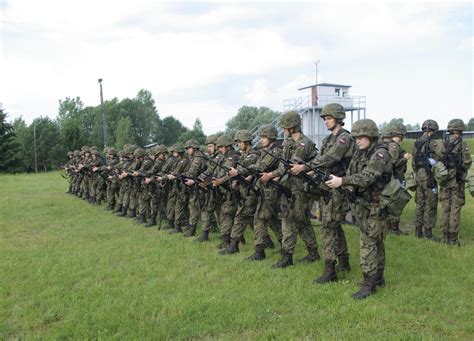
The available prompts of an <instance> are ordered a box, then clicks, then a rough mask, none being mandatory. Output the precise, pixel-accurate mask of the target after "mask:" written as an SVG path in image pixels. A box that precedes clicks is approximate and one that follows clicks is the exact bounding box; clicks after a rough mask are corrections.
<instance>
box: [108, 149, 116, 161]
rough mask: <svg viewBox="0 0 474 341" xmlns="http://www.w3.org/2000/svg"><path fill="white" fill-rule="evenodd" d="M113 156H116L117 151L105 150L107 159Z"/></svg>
mask: <svg viewBox="0 0 474 341" xmlns="http://www.w3.org/2000/svg"><path fill="white" fill-rule="evenodd" d="M115 156H117V150H116V149H115V148H114V147H109V148H107V157H108V158H109V159H112V158H114V157H115Z"/></svg>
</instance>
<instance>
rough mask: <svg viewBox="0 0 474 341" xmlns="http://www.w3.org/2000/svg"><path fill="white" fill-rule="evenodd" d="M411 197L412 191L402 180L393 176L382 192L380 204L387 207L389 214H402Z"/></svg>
mask: <svg viewBox="0 0 474 341" xmlns="http://www.w3.org/2000/svg"><path fill="white" fill-rule="evenodd" d="M410 199H411V195H410V193H408V191H407V190H406V188H405V187H404V186H403V184H402V183H401V182H400V180H398V179H396V178H395V177H393V176H392V178H391V179H390V182H389V183H388V184H387V185H386V186H385V187H384V189H383V191H382V193H381V196H380V205H381V207H382V208H386V209H387V211H388V213H389V214H391V215H395V216H400V215H401V214H402V212H403V209H404V208H405V206H406V205H407V204H408V202H409V201H410Z"/></svg>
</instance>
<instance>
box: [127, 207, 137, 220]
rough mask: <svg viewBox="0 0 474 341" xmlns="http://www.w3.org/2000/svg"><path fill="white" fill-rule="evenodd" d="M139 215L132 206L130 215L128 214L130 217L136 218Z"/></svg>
mask: <svg viewBox="0 0 474 341" xmlns="http://www.w3.org/2000/svg"><path fill="white" fill-rule="evenodd" d="M136 216H137V210H136V209H135V208H132V209H131V210H130V215H129V216H128V217H129V218H135V217H136Z"/></svg>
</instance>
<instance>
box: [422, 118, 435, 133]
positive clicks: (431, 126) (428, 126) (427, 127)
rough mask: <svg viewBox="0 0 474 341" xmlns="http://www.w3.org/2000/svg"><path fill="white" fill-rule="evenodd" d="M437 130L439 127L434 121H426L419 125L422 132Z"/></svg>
mask: <svg viewBox="0 0 474 341" xmlns="http://www.w3.org/2000/svg"><path fill="white" fill-rule="evenodd" d="M438 129H439V126H438V123H437V122H436V121H435V120H426V121H425V122H423V124H422V125H421V130H422V131H437V130H438Z"/></svg>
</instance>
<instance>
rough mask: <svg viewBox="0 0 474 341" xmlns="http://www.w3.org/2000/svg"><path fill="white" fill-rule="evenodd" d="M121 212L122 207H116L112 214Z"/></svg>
mask: <svg viewBox="0 0 474 341" xmlns="http://www.w3.org/2000/svg"><path fill="white" fill-rule="evenodd" d="M120 212H122V205H118V206H117V207H116V208H115V210H114V211H113V212H112V213H120Z"/></svg>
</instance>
